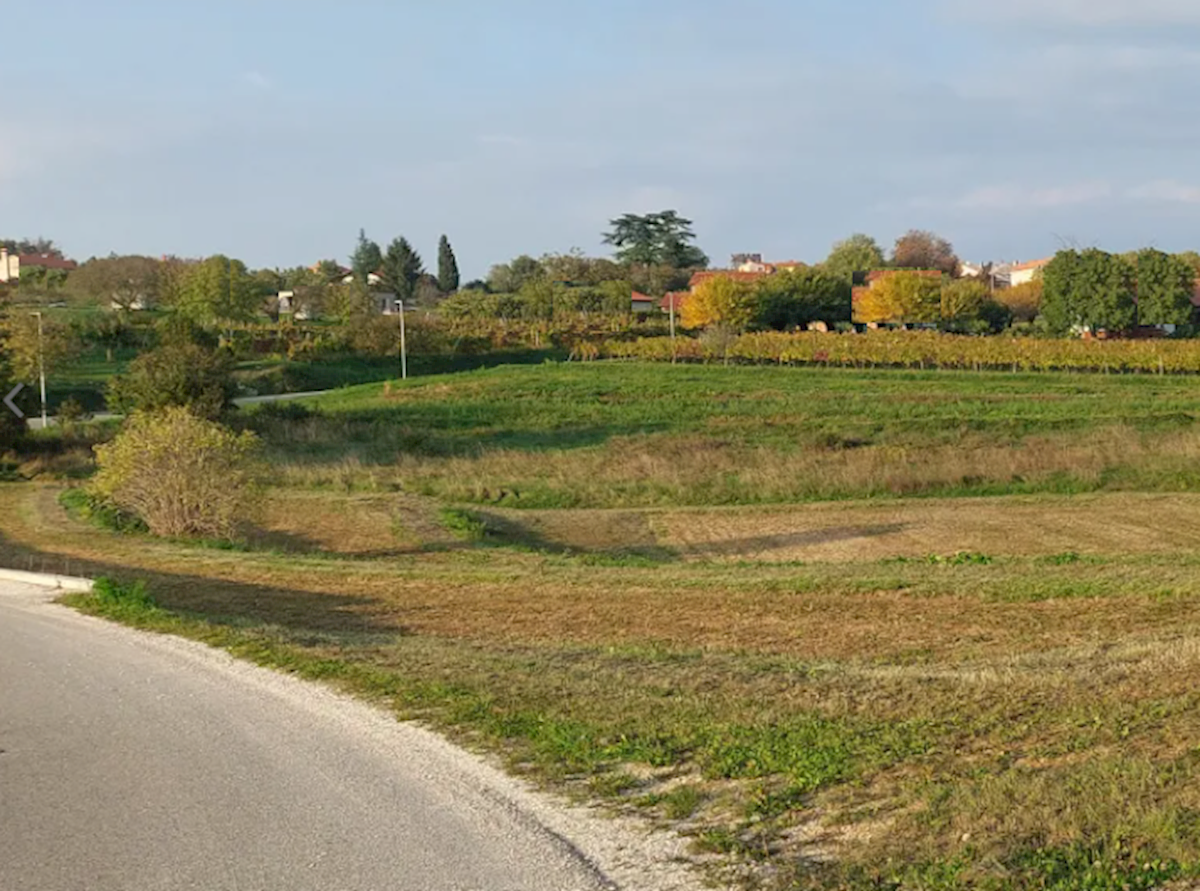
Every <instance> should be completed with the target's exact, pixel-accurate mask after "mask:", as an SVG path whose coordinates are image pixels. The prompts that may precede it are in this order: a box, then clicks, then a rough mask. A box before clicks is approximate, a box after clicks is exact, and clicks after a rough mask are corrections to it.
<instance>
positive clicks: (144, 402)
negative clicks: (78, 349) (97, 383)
mask: <svg viewBox="0 0 1200 891" xmlns="http://www.w3.org/2000/svg"><path fill="white" fill-rule="evenodd" d="M234 392H235V387H234V383H233V363H232V360H231V359H230V357H229V356H228V355H227V354H225V353H222V352H218V351H215V350H209V349H206V348H204V347H203V346H200V345H199V344H195V343H188V342H173V343H168V344H166V345H164V346H161V347H159V348H158V349H155V350H151V351H150V352H148V353H145V354H143V355H141V356H139V357H138V358H137V359H135V360H134V361H133V363H132V364H131V365H130V366H129V371H128V372H127V373H126V374H123V375H119V376H117V377H115V378H113V379H112V380H111V381H110V382H109V385H108V394H107V395H108V405H109V407H110V408H111V409H112V410H113V411H116V412H120V413H123V414H133V413H134V412H153V411H158V410H160V409H164V408H168V407H173V406H181V407H185V408H187V409H189V410H190V411H191V412H192V413H193V414H195V415H199V416H201V417H204V418H209V419H211V420H216V419H217V418H219V417H220V416H221V415H222V413H224V412H225V410H226V409H227V408H229V406H230V405H231V404H232V402H233V395H234Z"/></svg>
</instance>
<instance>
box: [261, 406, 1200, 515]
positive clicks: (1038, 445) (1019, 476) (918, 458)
mask: <svg viewBox="0 0 1200 891" xmlns="http://www.w3.org/2000/svg"><path fill="white" fill-rule="evenodd" d="M730 423H732V421H730ZM1197 459H1200V433H1197V432H1194V431H1180V432H1175V433H1169V434H1159V435H1153V436H1152V435H1148V434H1145V433H1141V432H1138V431H1136V430H1134V429H1132V428H1128V427H1121V426H1114V427H1108V428H1104V429H1101V430H1097V431H1095V432H1093V433H1091V434H1089V435H1087V436H1083V437H1081V436H1079V435H1078V434H1075V433H1063V434H1055V435H1047V436H1038V437H1029V438H1026V439H1020V440H1016V441H1010V442H1003V443H997V442H995V441H994V439H991V438H986V437H983V436H971V435H966V436H964V437H963V438H962V439H961V440H960V441H958V442H955V443H954V444H951V445H938V444H930V443H922V442H916V443H913V444H911V445H862V446H857V445H855V444H854V443H853V442H850V443H849V444H847V442H845V441H831V442H830V443H829V444H828V445H825V446H807V447H806V446H800V445H799V444H797V447H794V448H788V449H780V448H779V447H754V446H751V445H747V444H746V443H744V442H741V441H739V440H736V439H722V438H721V437H720V435H719V433H717V435H716V436H680V435H675V434H670V435H666V434H664V435H640V436H622V437H614V438H613V439H611V440H609V441H607V442H606V443H605V444H604V445H602V446H597V447H593V448H585V449H570V450H549V451H528V450H522V449H505V448H493V449H487V450H485V451H481V452H479V453H478V454H475V455H472V456H469V457H466V456H428V455H421V454H420V453H418V452H410V453H406V454H399V455H398V456H397V459H396V462H395V463H394V465H391V466H385V465H381V464H378V463H370V462H366V461H363V460H361V459H356V458H350V459H346V460H343V461H339V462H334V463H332V464H326V463H319V464H312V463H309V462H301V463H296V462H284V463H282V464H281V465H280V466H279V467H278V471H277V477H276V479H277V482H279V483H280V484H282V485H286V486H292V487H305V488H311V487H320V488H336V489H342V490H354V489H360V490H367V491H379V490H386V489H387V488H391V487H395V486H406V487H408V488H410V489H412V490H414V491H417V492H420V493H422V494H425V495H430V496H435V497H438V498H442V499H446V500H450V501H460V502H474V503H481V504H488V503H492V504H503V505H506V506H513V507H552V508H561V507H634V506H656V505H708V504H734V503H743V504H746V503H753V504H758V503H780V502H797V501H812V500H828V499H838V498H847V497H864V496H876V495H900V496H903V495H913V494H924V493H939V492H944V493H946V494H956V493H958V492H959V491H962V492H977V493H985V494H986V493H987V492H988V491H989V490H991V489H995V490H996V491H1016V492H1020V491H1030V492H1034V491H1039V490H1050V491H1054V490H1056V489H1058V490H1066V491H1076V490H1079V491H1082V490H1087V489H1093V488H1100V487H1102V486H1105V485H1108V486H1110V487H1113V488H1118V489H1120V488H1125V487H1126V486H1139V487H1147V486H1148V487H1151V488H1153V487H1155V486H1157V485H1164V486H1167V487H1169V488H1175V489H1178V488H1181V487H1183V486H1186V484H1187V481H1189V480H1190V479H1191V474H1192V469H1191V468H1192V467H1193V466H1194V465H1195V462H1196V461H1197ZM1124 480H1128V482H1125V481H1124ZM1181 480H1182V482H1181Z"/></svg>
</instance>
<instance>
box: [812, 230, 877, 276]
mask: <svg viewBox="0 0 1200 891" xmlns="http://www.w3.org/2000/svg"><path fill="white" fill-rule="evenodd" d="M883 265H884V258H883V249H882V248H881V247H880V246H879V244H878V242H876V241H875V239H874V238H872V237H871V236H870V235H864V234H863V233H861V232H856V233H855V234H853V235H851V236H850V237H849V238H845V239H843V240H841V241H839V242H837V243H836V244H835V245H834V246H833V248H832V250H830V252H829V256H828V257H826V258H825V262H824V263H822V264H821V268H822V269H823V270H824V271H825V272H827V273H828V274H830V275H835V276H838V277H839V278H844V279H845V280H846V282H847V283H849V282H850V280H851V278H852V277H853V275H854V273H856V272H869V271H871V270H872V269H881V268H882V267H883Z"/></svg>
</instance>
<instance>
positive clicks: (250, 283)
mask: <svg viewBox="0 0 1200 891" xmlns="http://www.w3.org/2000/svg"><path fill="white" fill-rule="evenodd" d="M178 291H179V292H178V295H177V297H176V300H175V308H176V309H177V310H178V311H179V312H180V313H181V314H182V315H184V316H186V317H187V318H189V319H191V320H193V321H194V322H196V323H198V324H201V325H217V324H221V323H228V322H245V321H249V320H251V319H253V318H254V316H255V314H256V313H257V312H258V310H259V308H260V306H261V305H262V302H263V299H264V297H265V295H264V294H263V291H262V287H261V283H260V282H258V281H256V280H255V278H254V277H253V276H252V275H251V274H250V272H249V271H248V270H247V269H246V264H245V263H243V262H242V261H241V260H231V259H230V258H229V257H226V256H223V255H220V254H218V255H216V256H213V257H209V258H208V259H207V260H203V261H201V262H200V263H196V264H192V265H189V266H187V267H185V268H184V270H183V273H182V277H181V280H180V282H179V285H178Z"/></svg>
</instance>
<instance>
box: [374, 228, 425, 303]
mask: <svg viewBox="0 0 1200 891" xmlns="http://www.w3.org/2000/svg"><path fill="white" fill-rule="evenodd" d="M424 273H425V265H424V263H422V262H421V255H420V254H418V253H417V252H416V250H414V249H413V246H412V245H411V244H409V243H408V239H407V238H404V237H400V238H396V239H393V240H392V243H391V244H389V245H388V249H387V253H386V254H385V255H384V257H383V265H382V267H381V273H380V274H381V278H382V279H383V282H382V283H383V286H384V287H385V288H387V289H388V290H389V291H391V292H392V293H393V294H395V295H396V299H397V300H403V301H404V302H405V303H409V302H411V301H412V299H413V297H414V296H416V291H417V285H418V283H419V282H420V281H421V276H422V275H424Z"/></svg>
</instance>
